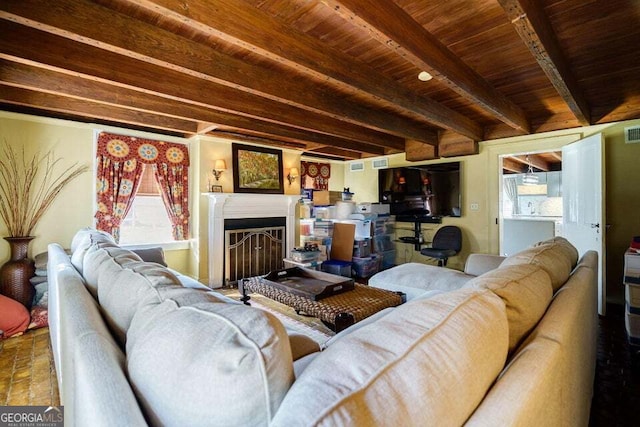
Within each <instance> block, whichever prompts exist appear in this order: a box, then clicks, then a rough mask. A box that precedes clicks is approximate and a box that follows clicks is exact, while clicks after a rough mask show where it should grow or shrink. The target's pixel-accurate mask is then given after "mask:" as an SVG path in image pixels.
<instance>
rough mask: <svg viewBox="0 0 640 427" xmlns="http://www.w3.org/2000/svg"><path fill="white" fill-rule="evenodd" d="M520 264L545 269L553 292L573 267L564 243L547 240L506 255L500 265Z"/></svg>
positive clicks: (566, 277) (558, 287)
mask: <svg viewBox="0 0 640 427" xmlns="http://www.w3.org/2000/svg"><path fill="white" fill-rule="evenodd" d="M520 264H533V265H538V266H540V267H541V268H542V269H543V270H545V271H546V272H547V274H549V277H550V278H551V286H552V287H553V291H554V292H555V291H557V290H558V289H560V287H561V286H562V285H563V284H564V282H566V281H567V279H568V278H569V275H570V274H571V270H572V268H573V262H572V258H571V257H570V256H569V255H568V250H567V248H566V244H564V243H557V242H549V241H547V242H542V243H540V244H538V245H537V246H532V247H530V248H527V249H525V250H523V251H520V252H518V253H515V254H513V255H510V256H508V257H507V258H506V259H505V260H504V261H503V262H502V264H501V267H507V266H510V265H520Z"/></svg>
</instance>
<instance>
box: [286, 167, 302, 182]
mask: <svg viewBox="0 0 640 427" xmlns="http://www.w3.org/2000/svg"><path fill="white" fill-rule="evenodd" d="M299 173H300V172H298V168H291V169H289V175H287V179H288V180H289V185H291V184H292V183H294V182H295V181H296V178H297V177H298V174H299Z"/></svg>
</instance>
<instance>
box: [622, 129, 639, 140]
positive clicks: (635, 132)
mask: <svg viewBox="0 0 640 427" xmlns="http://www.w3.org/2000/svg"><path fill="white" fill-rule="evenodd" d="M624 142H625V143H626V144H633V143H638V142H640V126H633V127H629V128H624Z"/></svg>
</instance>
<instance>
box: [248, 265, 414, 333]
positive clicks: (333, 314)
mask: <svg viewBox="0 0 640 427" xmlns="http://www.w3.org/2000/svg"><path fill="white" fill-rule="evenodd" d="M238 287H239V291H240V293H241V294H242V297H243V298H242V300H243V301H244V303H245V304H249V300H250V297H249V294H250V293H257V294H260V295H263V296H265V297H267V298H270V299H272V300H274V301H277V302H279V303H281V304H285V305H287V306H289V307H291V308H293V309H294V310H295V311H296V313H298V314H303V315H308V316H313V317H317V318H319V319H320V320H322V322H323V323H324V324H325V325H327V326H328V327H329V328H330V329H332V330H333V331H335V332H340V331H341V330H343V329H346V328H348V327H349V326H351V325H353V324H354V323H356V322H359V321H361V320H363V319H365V318H367V317H369V316H371V315H372V314H375V313H377V312H378V311H380V310H383V309H385V308H387V307H395V306H398V305H400V304H402V303H403V302H404V294H402V293H397V292H391V291H387V290H384V289H378V288H372V287H369V286H366V285H361V284H359V283H356V284H355V285H354V289H353V290H352V291H347V292H344V293H341V294H338V295H333V296H330V297H327V298H323V299H321V300H319V301H313V300H311V299H309V298H305V297H302V296H299V295H294V294H292V293H290V292H287V291H285V290H282V289H278V288H276V287H275V286H272V285H270V284H269V283H268V281H265V280H263V277H262V276H259V277H252V278H249V279H243V280H240V281H239V282H238Z"/></svg>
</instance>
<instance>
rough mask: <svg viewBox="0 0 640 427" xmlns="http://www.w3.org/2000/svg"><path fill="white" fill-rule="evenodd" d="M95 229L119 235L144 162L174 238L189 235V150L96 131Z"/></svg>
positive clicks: (182, 146)
mask: <svg viewBox="0 0 640 427" xmlns="http://www.w3.org/2000/svg"><path fill="white" fill-rule="evenodd" d="M96 163H97V168H96V169H97V170H96V178H97V189H96V192H97V194H96V198H97V202H98V210H97V212H96V213H95V218H96V228H97V229H98V230H103V231H106V232H107V233H109V234H111V235H112V236H113V237H114V238H115V239H116V241H118V240H119V238H120V225H121V224H122V221H123V220H124V218H125V217H126V216H127V213H128V212H129V210H130V209H131V206H132V204H133V201H134V199H135V196H136V193H137V192H138V187H139V186H140V180H141V177H142V171H143V169H144V168H145V165H144V164H147V165H148V167H151V168H152V170H153V173H154V175H155V177H156V181H157V183H158V188H159V189H160V195H161V196H162V201H163V203H164V206H165V208H166V210H167V215H168V217H169V220H170V221H171V225H172V227H173V237H174V239H176V240H185V239H188V238H189V152H188V149H187V146H185V145H182V144H173V143H170V142H164V141H155V140H150V139H144V138H135V137H132V136H125V135H115V134H111V133H105V132H103V133H100V134H99V135H98V147H97V155H96Z"/></svg>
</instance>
